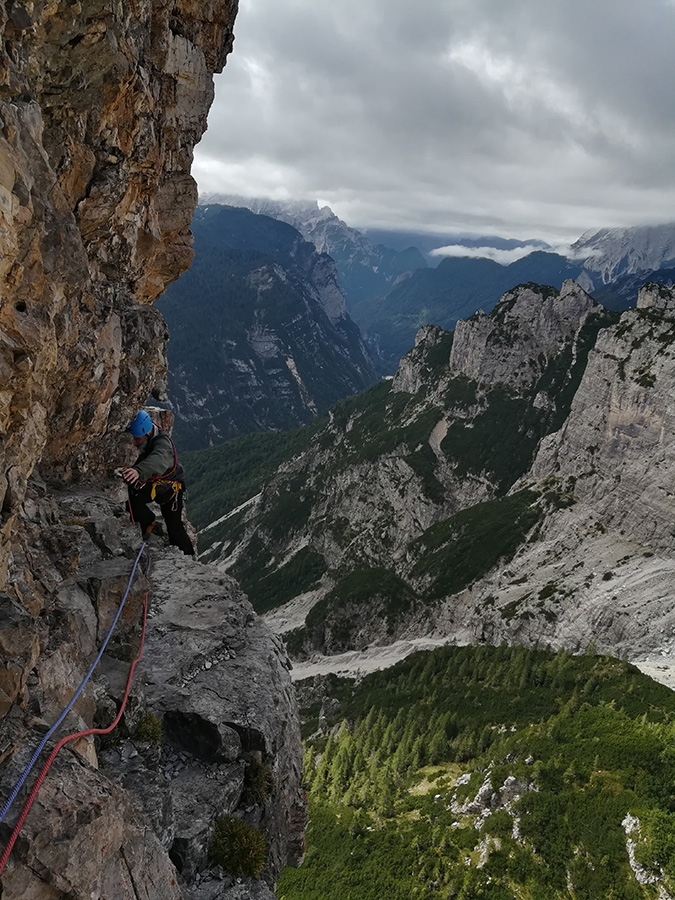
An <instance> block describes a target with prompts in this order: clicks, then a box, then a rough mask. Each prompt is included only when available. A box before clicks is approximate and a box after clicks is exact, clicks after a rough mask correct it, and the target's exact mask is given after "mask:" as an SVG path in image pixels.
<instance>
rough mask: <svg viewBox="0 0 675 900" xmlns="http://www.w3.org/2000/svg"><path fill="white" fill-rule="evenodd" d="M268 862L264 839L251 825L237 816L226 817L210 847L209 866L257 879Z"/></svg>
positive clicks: (219, 821)
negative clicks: (210, 864) (212, 865)
mask: <svg viewBox="0 0 675 900" xmlns="http://www.w3.org/2000/svg"><path fill="white" fill-rule="evenodd" d="M266 859H267V843H266V841H265V838H264V836H263V835H262V834H261V833H260V832H259V831H256V829H255V828H253V827H252V826H251V825H249V824H248V822H244V821H243V819H237V818H236V817H235V816H222V817H221V818H220V819H217V820H216V827H215V830H214V832H213V837H212V839H211V843H210V844H209V862H210V863H212V864H214V865H217V866H222V867H223V868H224V869H227V871H228V872H230V873H231V874H232V875H235V876H237V877H243V878H257V877H258V875H260V873H261V872H262V870H263V867H264V865H265V861H266Z"/></svg>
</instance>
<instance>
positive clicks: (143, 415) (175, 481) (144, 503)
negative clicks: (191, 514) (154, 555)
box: [121, 410, 195, 556]
mask: <svg viewBox="0 0 675 900" xmlns="http://www.w3.org/2000/svg"><path fill="white" fill-rule="evenodd" d="M127 430H128V431H130V432H131V434H132V436H133V439H134V446H135V447H136V448H137V449H138V450H139V451H140V453H139V456H138V459H137V460H136V462H135V463H134V464H133V466H124V467H123V468H122V469H121V475H122V478H123V479H124V480H125V481H126V483H127V487H128V490H129V509H130V512H131V518H132V521H133V522H138V524H139V525H140V528H141V534H142V536H143V538H147V537H148V535H149V534H150V532H151V531H152V529H153V527H154V525H155V516H154V513H153V512H152V510H151V509H150V508H149V507H148V503H150V502H151V501H152V500H154V501H155V502H156V503H158V504H159V508H160V510H161V511H162V516H163V517H164V521H165V523H166V532H167V535H168V537H169V543H170V544H173V545H174V546H175V547H179V548H180V549H181V550H182V551H183V553H185V554H187V555H189V556H194V552H195V551H194V547H193V546H192V542H191V540H190V538H189V537H188V533H187V531H186V530H185V526H184V525H183V518H182V512H183V493H184V491H185V475H184V472H183V467H182V466H181V464H180V463H179V462H178V456H177V455H176V447H175V445H174V443H173V441H172V440H171V438H170V437H169V435H168V434H167V433H166V432H165V431H162V429H161V428H160V427H159V425H155V423H154V422H153V421H152V419H151V418H150V416H149V415H148V413H147V412H145V410H141V411H140V412H139V413H137V415H136V416H135V418H134V420H133V422H132V423H131V424H130V425H129V427H128V429H127Z"/></svg>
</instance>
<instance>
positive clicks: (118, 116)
mask: <svg viewBox="0 0 675 900" xmlns="http://www.w3.org/2000/svg"><path fill="white" fill-rule="evenodd" d="M236 9H237V3H236V0H206V2H199V3H197V2H190V0H183V2H180V0H179V2H176V3H167V2H163V0H140V2H138V3H134V4H128V3H122V2H115V0H111V2H110V3H84V4H79V3H77V4H71V3H67V2H58V0H57V2H52V3H46V2H43V0H38V2H35V3H30V4H19V3H14V4H3V6H2V9H0V36H1V37H2V43H1V47H2V50H1V51H0V301H1V304H0V399H1V402H0V410H1V412H0V434H1V435H2V442H1V445H0V505H1V508H2V535H1V538H2V545H1V547H0V582H3V581H4V576H5V573H6V567H7V559H8V553H9V546H8V545H9V539H10V533H11V531H12V529H13V528H14V525H15V516H16V514H17V511H18V509H19V507H20V504H21V501H22V500H23V496H24V491H25V485H26V479H27V477H28V475H29V474H30V472H31V471H32V469H33V467H34V466H35V464H36V463H37V462H38V460H40V464H41V467H42V470H43V473H44V474H46V475H50V476H52V475H53V476H56V477H58V478H60V479H71V478H75V477H80V476H86V475H92V474H93V473H94V472H95V471H96V470H97V468H99V467H100V466H102V465H104V464H105V462H106V461H107V460H108V459H109V456H110V445H109V443H108V442H107V441H105V440H104V441H102V440H101V437H102V435H103V434H104V432H105V431H106V429H108V428H111V427H112V428H115V427H116V426H118V425H119V424H120V423H121V422H124V421H125V420H126V419H127V418H128V415H129V412H130V410H132V409H133V408H134V407H135V406H137V405H138V404H139V403H142V402H143V401H144V400H145V399H146V397H147V396H148V393H150V392H155V393H158V394H159V393H161V392H162V391H163V389H164V387H163V386H164V380H165V357H164V344H165V339H166V334H165V328H164V325H163V322H162V320H161V317H160V316H159V315H158V314H156V313H155V312H154V311H153V309H152V308H151V307H150V306H149V305H148V304H149V303H150V301H152V300H153V299H154V298H155V297H157V295H158V294H159V293H160V292H161V291H162V290H163V289H164V287H165V285H166V284H167V283H168V282H169V281H171V280H172V279H174V278H176V277H177V276H178V275H179V274H180V273H181V272H182V271H183V270H184V269H185V268H186V267H187V266H188V264H189V263H190V260H191V258H192V250H191V238H190V233H189V223H190V219H191V217H192V212H193V209H194V206H195V203H196V199H197V193H196V185H195V183H194V181H193V179H192V177H191V175H190V164H191V161H192V151H193V147H194V145H195V143H196V142H197V141H198V140H199V138H200V137H201V135H202V133H203V131H204V129H205V127H206V114H207V111H208V109H209V105H210V103H211V99H212V96H213V86H212V79H211V75H212V73H213V72H216V71H219V70H220V69H221V68H222V66H223V65H224V63H225V58H226V55H227V53H228V52H229V50H230V48H231V45H232V26H233V22H234V17H235V14H236Z"/></svg>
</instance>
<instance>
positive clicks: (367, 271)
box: [200, 194, 427, 308]
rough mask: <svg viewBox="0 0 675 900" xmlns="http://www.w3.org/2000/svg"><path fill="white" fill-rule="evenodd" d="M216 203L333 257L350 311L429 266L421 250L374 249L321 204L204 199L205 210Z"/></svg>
mask: <svg viewBox="0 0 675 900" xmlns="http://www.w3.org/2000/svg"><path fill="white" fill-rule="evenodd" d="M212 203H223V204H227V205H230V206H241V207H245V208H246V209H250V210H251V211H252V212H255V213H262V214H264V215H267V216H271V217H272V218H275V219H279V220H280V221H282V222H287V223H288V224H290V225H292V226H293V227H294V228H297V230H298V231H299V232H300V233H301V234H302V236H303V237H304V238H305V240H307V241H310V242H311V243H313V244H314V246H315V247H316V249H317V250H318V251H319V253H327V254H328V255H329V256H331V257H332V258H333V260H334V261H335V265H336V267H337V271H338V277H339V281H340V287H341V289H342V291H343V292H344V295H345V299H346V301H347V306H348V307H350V308H351V306H353V305H354V304H355V303H358V302H359V301H360V300H363V299H365V298H366V297H372V296H379V295H380V294H383V293H386V292H387V291H388V290H389V289H390V288H391V287H392V285H393V284H395V283H396V281H397V280H398V279H399V278H401V277H402V276H404V275H405V274H407V273H408V272H411V271H413V270H415V269H423V268H426V266H427V261H426V259H425V258H424V256H423V255H422V254H421V253H420V251H419V250H418V249H417V248H416V247H406V248H403V249H401V250H393V249H391V248H390V247H387V246H385V245H384V244H377V245H374V244H373V243H372V242H371V241H370V239H369V238H368V237H367V235H364V234H362V233H361V232H360V231H357V229H355V228H350V227H349V225H347V224H346V223H345V222H343V221H342V220H341V219H339V218H338V217H337V216H336V215H335V213H334V212H333V211H332V210H331V209H330V207H328V206H322V207H319V204H318V203H317V202H316V201H315V202H314V203H311V202H309V201H301V200H288V201H282V200H271V199H264V198H253V197H240V196H237V195H236V194H207V195H204V196H202V197H200V206H208V205H210V204H212Z"/></svg>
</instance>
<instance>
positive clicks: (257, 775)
mask: <svg viewBox="0 0 675 900" xmlns="http://www.w3.org/2000/svg"><path fill="white" fill-rule="evenodd" d="M275 786H276V785H275V781H274V775H273V773H272V770H271V769H270V767H269V766H268V765H266V764H265V763H262V762H260V761H259V760H257V759H255V758H254V759H252V760H251V762H250V763H249V764H248V765H247V766H246V771H245V772H244V791H243V794H242V797H241V799H242V802H243V803H244V804H246V805H252V804H256V803H257V804H261V803H264V802H265V800H267V799H268V797H271V796H272V794H273V793H274V788H275Z"/></svg>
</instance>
